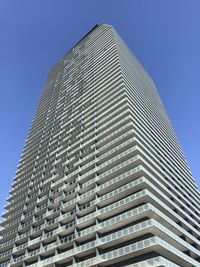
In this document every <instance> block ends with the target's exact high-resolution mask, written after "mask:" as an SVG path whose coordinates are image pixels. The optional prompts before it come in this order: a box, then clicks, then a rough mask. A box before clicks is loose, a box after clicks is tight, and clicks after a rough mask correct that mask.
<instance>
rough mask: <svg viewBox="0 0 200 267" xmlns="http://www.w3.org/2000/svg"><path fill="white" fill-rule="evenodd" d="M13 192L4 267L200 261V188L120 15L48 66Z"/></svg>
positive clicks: (1, 257) (0, 257)
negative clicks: (120, 28)
mask: <svg viewBox="0 0 200 267" xmlns="http://www.w3.org/2000/svg"><path fill="white" fill-rule="evenodd" d="M7 200H8V204H7V207H6V209H5V212H4V214H3V218H4V219H3V221H2V222H1V226H2V229H1V233H0V234H1V236H2V239H0V267H5V266H12V267H24V266H31V267H42V266H48V267H64V266H70V267H90V266H91V267H104V266H109V267H111V266H112V267H122V266H127V267H148V266H153V267H159V266H160V267H161V266H167V267H178V266H182V267H192V266H193V267H194V266H195V267H198V266H200V215H199V214H200V210H199V207H200V194H199V192H198V190H197V186H196V184H195V182H194V179H193V177H192V175H191V172H190V170H189V168H188V165H187V163H186V161H185V159H184V156H183V153H182V151H181V148H180V145H179V143H178V141H177V138H176V135H175V133H174V131H173V129H172V126H171V124H170V121H169V119H168V117H167V114H166V112H165V110H164V107H163V105H162V103H161V101H160V98H159V95H158V93H157V91H156V88H155V85H154V83H153V82H152V80H151V79H150V77H149V76H148V75H147V73H146V72H145V70H144V69H143V68H142V66H141V65H140V64H139V63H138V61H137V60H136V59H135V57H134V56H133V55H132V54H131V52H130V51H129V49H128V48H127V46H126V45H125V44H124V42H123V41H122V39H121V38H120V37H119V35H118V34H117V33H116V31H115V30H114V28H113V27H112V26H110V25H106V24H99V25H97V26H95V27H94V28H93V29H92V30H91V31H90V32H89V33H88V34H87V35H85V36H84V37H83V38H82V39H81V40H80V41H79V42H78V43H77V44H76V45H75V46H74V47H73V48H72V49H71V50H70V51H69V52H68V53H67V54H66V55H65V56H64V57H63V58H62V59H61V60H60V61H59V62H58V63H57V64H55V65H54V66H53V67H52V68H51V69H50V71H49V74H48V78H47V81H46V85H45V87H44V90H43V93H42V96H41V99H40V101H39V105H38V107H37V111H36V115H35V117H34V119H33V121H32V126H31V129H30V132H29V135H28V138H27V140H26V143H25V146H24V150H23V153H22V156H21V160H20V163H19V166H18V170H17V173H16V176H15V177H14V182H13V184H12V189H11V190H10V196H9V198H8V199H7Z"/></svg>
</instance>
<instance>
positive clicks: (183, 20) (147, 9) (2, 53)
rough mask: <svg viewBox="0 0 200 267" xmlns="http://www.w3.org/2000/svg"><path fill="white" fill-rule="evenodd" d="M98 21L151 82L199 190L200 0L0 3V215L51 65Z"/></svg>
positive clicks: (10, 0) (9, 0)
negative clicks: (109, 27)
mask: <svg viewBox="0 0 200 267" xmlns="http://www.w3.org/2000/svg"><path fill="white" fill-rule="evenodd" d="M100 22H105V23H108V24H112V25H114V27H115V28H116V30H117V31H118V32H119V34H120V35H121V36H122V38H123V39H124V40H125V42H126V43H127V45H128V46H129V48H130V49H131V50H132V51H133V53H134V54H135V56H136V57H137V58H138V59H139V61H140V62H141V63H142V65H143V66H144V67H145V69H146V70H147V71H148V73H149V74H150V76H151V77H152V78H153V80H154V81H155V83H156V85H157V88H158V91H159V93H160V95H161V98H162V100H163V103H164V105H165V107H166V110H167V112H168V114H169V117H170V119H171V121H172V124H173V126H174V129H175V131H176V133H177V136H178V139H179V141H180V143H181V146H182V148H183V151H184V153H185V156H186V159H187V161H188V163H189V165H190V167H191V170H192V172H193V174H194V177H195V179H196V181H197V182H198V185H199V187H200V181H199V178H200V162H199V154H200V126H199V123H200V101H199V100H200V1H199V0H187V1H186V0H145V1H144V0H129V1H128V0H98V1H97V0H79V1H77V0H71V1H70V0H28V1H27V0H23V1H22V0H1V1H0V82H1V85H0V86H1V87H0V88H1V97H0V102H1V103H0V125H1V131H0V133H1V138H0V211H2V208H3V205H5V203H6V202H5V198H6V197H7V196H8V191H9V189H10V185H11V182H12V178H13V176H14V173H15V170H16V166H17V164H18V161H19V157H20V154H21V151H22V148H23V145H24V142H25V139H26V136H27V134H28V129H29V127H30V124H31V120H32V118H33V115H34V111H35V107H36V104H37V102H38V99H39V96H40V94H41V90H42V87H43V85H44V82H45V79H46V76H47V71H48V69H49V67H50V66H51V65H53V64H54V63H55V62H56V61H57V60H58V59H59V58H60V57H62V56H63V55H64V54H65V53H66V52H67V51H68V49H69V48H71V47H72V46H73V45H74V44H75V43H76V42H77V41H78V40H79V39H80V38H81V37H82V36H83V35H84V34H85V33H87V31H89V30H90V29H91V27H93V26H94V25H95V24H96V23H100Z"/></svg>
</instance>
